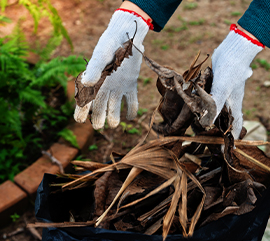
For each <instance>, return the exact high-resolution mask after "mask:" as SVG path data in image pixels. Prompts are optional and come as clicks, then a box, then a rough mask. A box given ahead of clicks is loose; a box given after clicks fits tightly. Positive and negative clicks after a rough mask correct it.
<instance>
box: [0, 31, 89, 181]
mask: <svg viewBox="0 0 270 241" xmlns="http://www.w3.org/2000/svg"><path fill="white" fill-rule="evenodd" d="M28 53H29V48H28V44H27V42H26V41H25V38H24V35H23V33H22V32H21V30H20V28H19V27H17V28H15V31H14V33H13V35H12V36H7V37H5V38H0V79H1V82H0V111H1V119H0V126H1V128H0V136H1V138H0V150H1V151H0V181H1V180H2V181H4V180H6V179H10V180H12V179H13V177H14V175H16V174H17V173H18V172H19V170H21V169H22V168H24V167H25V166H26V165H27V161H29V160H31V159H33V158H37V157H38V156H37V155H40V150H41V149H42V148H44V147H45V146H44V145H45V144H47V145H48V144H50V143H51V142H52V141H55V140H56V138H57V135H56V134H55V133H57V132H58V131H59V130H61V129H62V128H63V127H64V126H65V125H66V124H67V121H68V120H69V119H70V117H71V116H72V113H73V108H72V104H71V103H69V102H68V99H67V96H66V94H65V91H64V90H65V89H66V87H67V80H68V76H70V75H73V76H76V75H77V74H78V73H79V72H80V71H82V70H83V69H85V63H84V60H83V59H81V58H76V57H75V56H69V57H67V58H60V57H58V58H55V59H53V60H51V61H40V62H39V63H37V64H36V65H34V66H33V65H30V64H28V63H27V62H26V60H25V56H27V55H28ZM55 96H58V98H59V103H58V106H56V104H55V103H54V101H53V100H54V99H55ZM60 134H61V135H62V136H65V137H67V136H68V134H67V132H65V131H63V132H62V133H61V132H60ZM68 138H70V137H68ZM50 141H51V142H50ZM71 142H72V144H73V145H76V144H74V143H75V142H74V141H73V140H72V139H71Z"/></svg>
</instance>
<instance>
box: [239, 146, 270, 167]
mask: <svg viewBox="0 0 270 241" xmlns="http://www.w3.org/2000/svg"><path fill="white" fill-rule="evenodd" d="M234 151H236V152H238V153H239V154H241V155H242V156H244V157H246V158H247V159H248V160H249V161H251V162H252V163H254V164H255V165H257V166H259V167H261V168H263V169H264V170H266V171H268V172H270V167H268V166H266V165H264V164H263V163H261V162H259V161H257V160H256V159H254V158H253V157H251V156H249V155H248V154H246V153H245V152H243V151H242V150H240V149H239V148H235V149H234Z"/></svg>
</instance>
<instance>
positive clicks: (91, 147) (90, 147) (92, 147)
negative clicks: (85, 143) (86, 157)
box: [88, 144, 98, 151]
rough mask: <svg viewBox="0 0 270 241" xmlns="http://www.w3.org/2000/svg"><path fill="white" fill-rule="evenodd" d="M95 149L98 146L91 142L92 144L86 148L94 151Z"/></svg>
mask: <svg viewBox="0 0 270 241" xmlns="http://www.w3.org/2000/svg"><path fill="white" fill-rule="evenodd" d="M97 149H98V146H97V145H96V144H93V145H91V146H89V148H88V150H89V151H94V150H97Z"/></svg>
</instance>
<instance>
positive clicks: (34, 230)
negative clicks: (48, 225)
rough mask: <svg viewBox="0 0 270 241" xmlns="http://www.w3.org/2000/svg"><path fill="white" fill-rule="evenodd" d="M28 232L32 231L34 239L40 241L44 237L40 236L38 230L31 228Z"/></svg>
mask: <svg viewBox="0 0 270 241" xmlns="http://www.w3.org/2000/svg"><path fill="white" fill-rule="evenodd" d="M28 230H29V231H30V233H31V234H32V235H33V237H34V238H36V239H38V240H42V237H41V235H40V234H39V232H38V231H37V230H36V228H34V227H30V228H28Z"/></svg>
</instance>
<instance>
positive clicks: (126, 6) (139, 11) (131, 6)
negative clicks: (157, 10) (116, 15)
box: [120, 1, 152, 22]
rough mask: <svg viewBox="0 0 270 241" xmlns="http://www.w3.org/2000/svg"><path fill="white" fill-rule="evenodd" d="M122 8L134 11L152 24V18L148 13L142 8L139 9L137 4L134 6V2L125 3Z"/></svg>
mask: <svg viewBox="0 0 270 241" xmlns="http://www.w3.org/2000/svg"><path fill="white" fill-rule="evenodd" d="M121 8H122V9H127V10H130V11H134V12H135V13H137V14H139V15H140V16H142V17H143V18H144V19H146V21H149V22H152V19H151V17H150V16H149V15H148V14H147V13H146V12H144V11H143V10H142V9H141V8H140V7H138V6H137V5H136V4H134V3H133V2H130V1H124V2H123V3H122V4H121V6H120V9H121Z"/></svg>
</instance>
